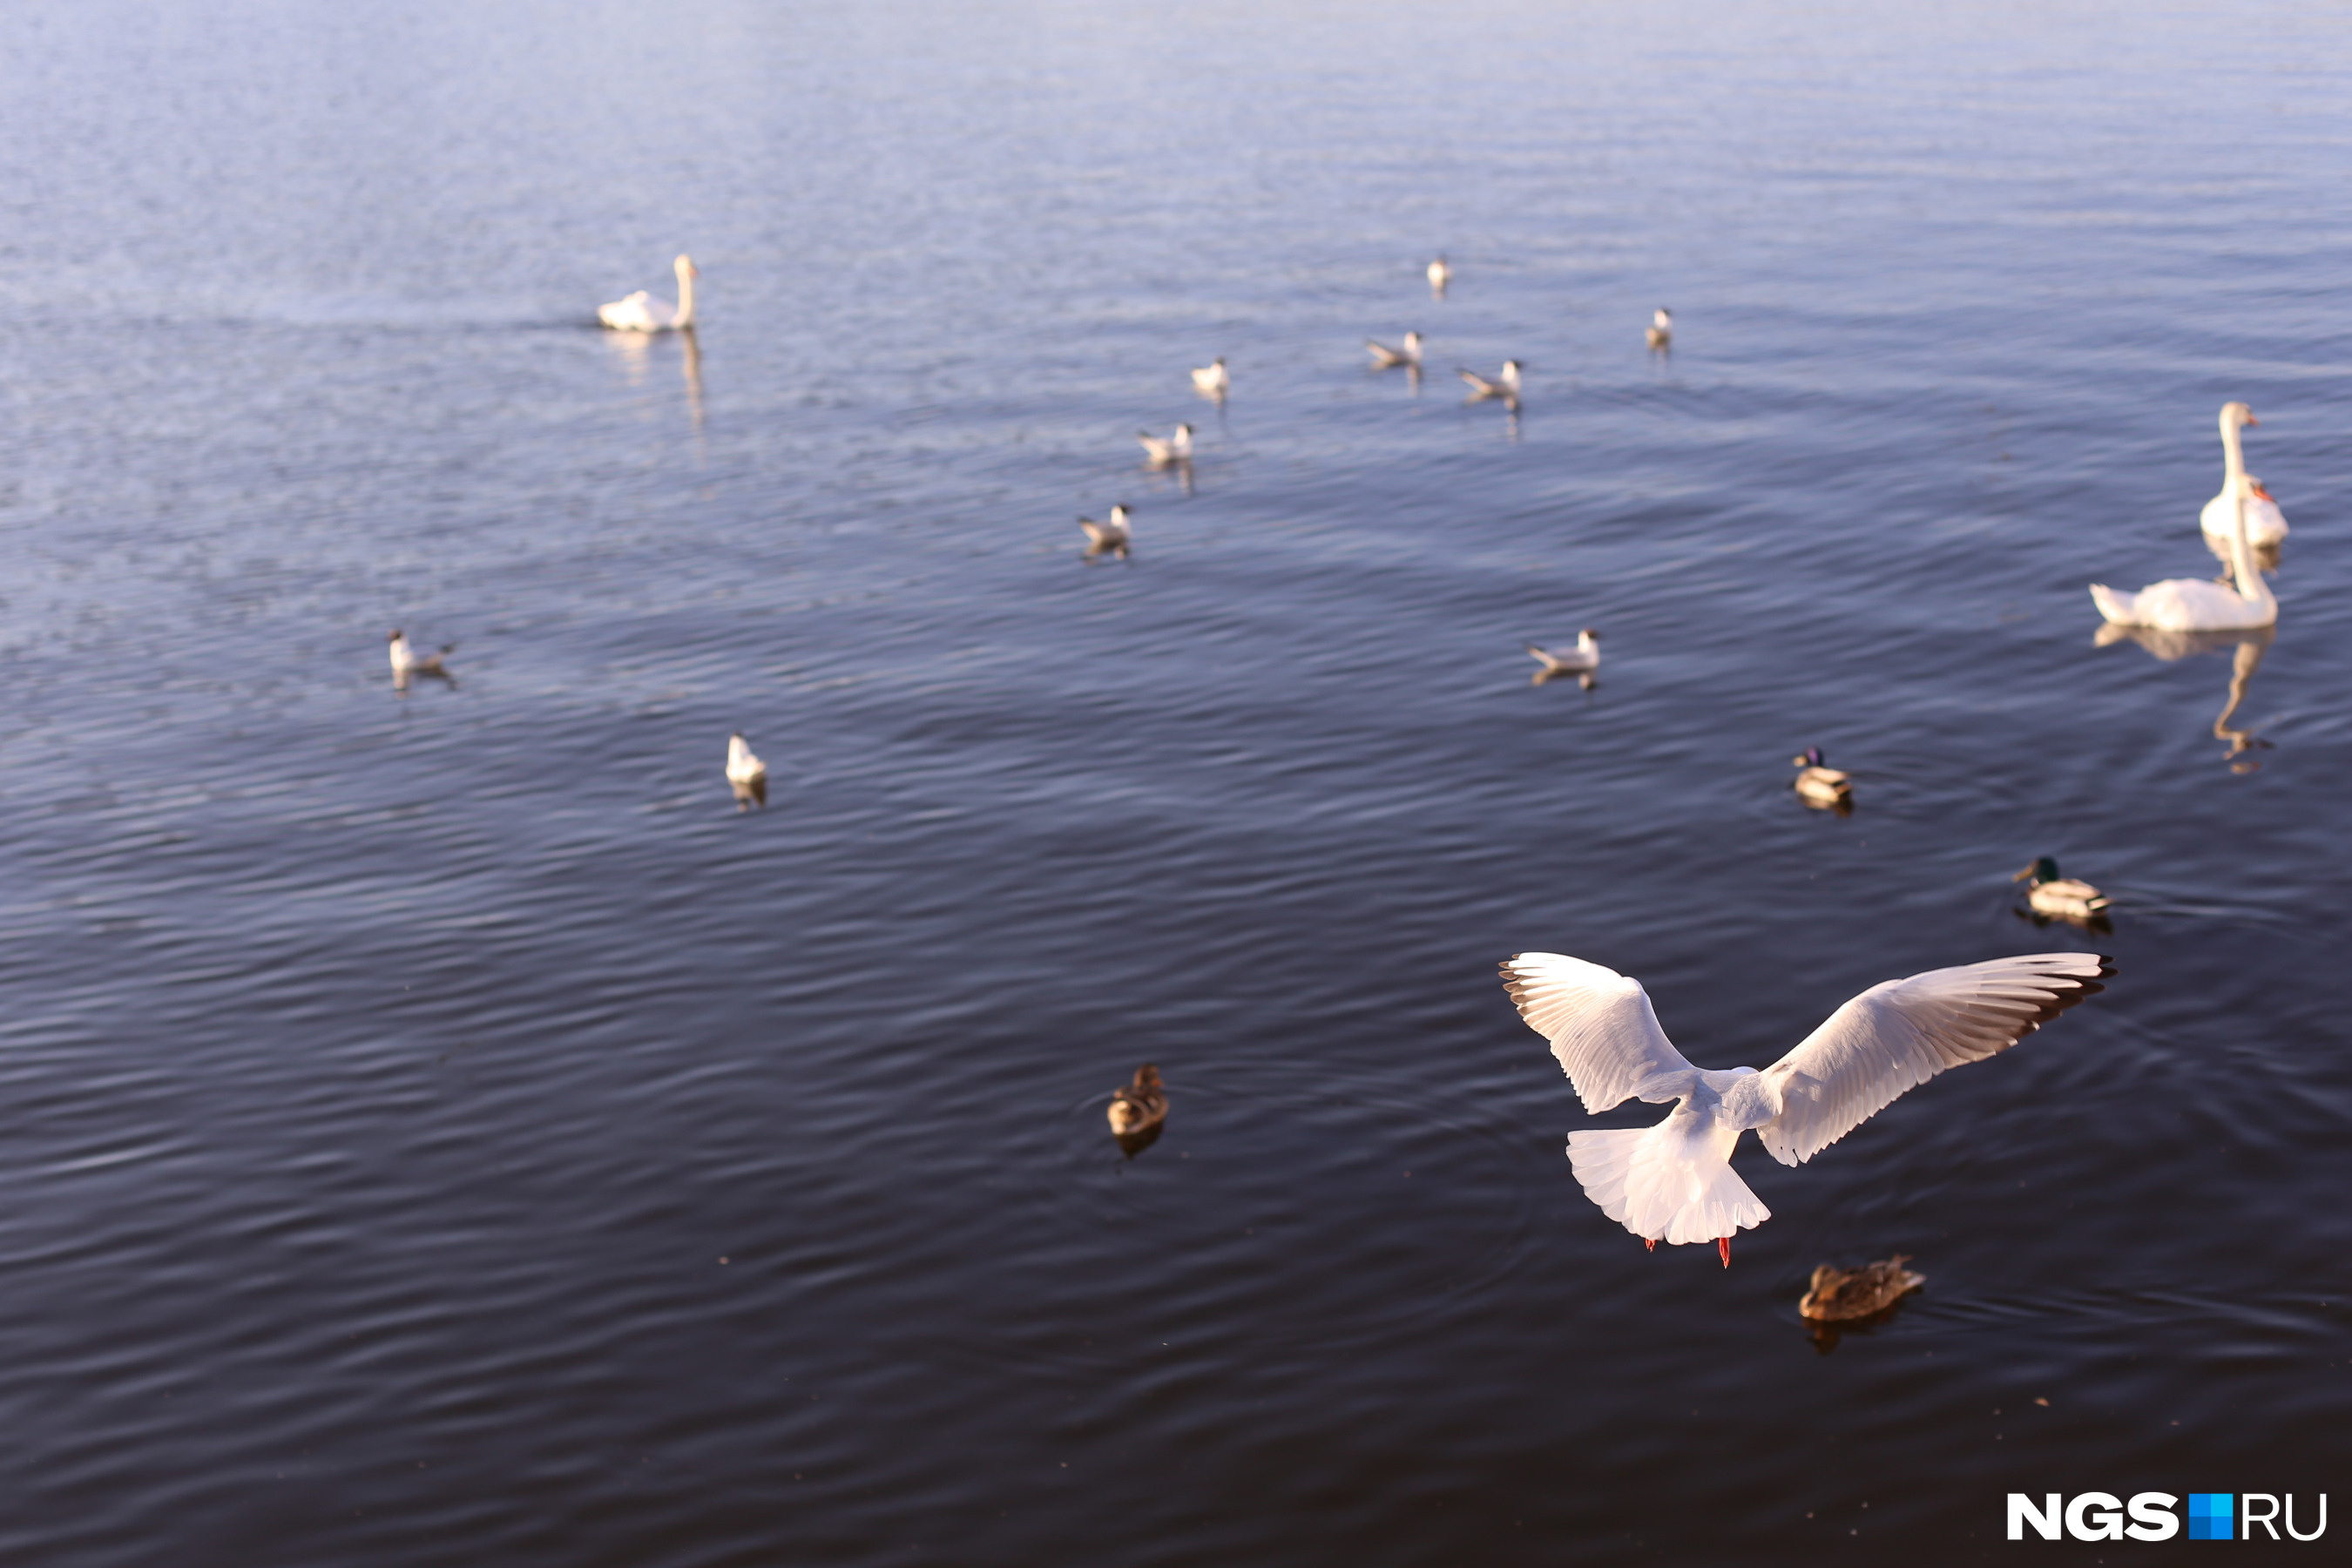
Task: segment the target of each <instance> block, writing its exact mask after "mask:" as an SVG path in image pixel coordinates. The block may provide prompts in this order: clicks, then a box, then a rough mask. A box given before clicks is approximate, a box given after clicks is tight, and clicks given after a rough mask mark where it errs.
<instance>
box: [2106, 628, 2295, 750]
mask: <svg viewBox="0 0 2352 1568" xmlns="http://www.w3.org/2000/svg"><path fill="white" fill-rule="evenodd" d="M2277 636H2278V628H2277V627H2276V626H2252V627H2248V628H2246V629H2243V630H2241V631H2231V632H2168V631H2158V629H2156V628H2155V627H2153V626H2116V625H2114V624H2113V623H2110V624H2108V625H2106V626H2101V627H2100V628H2099V634H2098V636H2097V637H2095V638H2094V639H2093V646H2094V647H2109V646H2111V645H2112V644H2115V643H2119V642H2126V641H2128V642H2136V643H2137V644H2139V646H2140V647H2144V648H2146V649H2147V651H2148V652H2150V653H2152V654H2154V655H2155V656H2156V657H2157V658H2160V659H2162V660H2164V661H2165V662H2166V663H2167V664H2171V663H2173V662H2175V661H2177V660H2179V659H2184V658H2189V657H2191V656H2192V655H2196V654H2205V653H2220V652H2221V650H2223V649H2224V648H2234V649H2235V650H2236V652H2235V653H2234V654H2233V655H2232V657H2231V661H2230V700H2229V701H2227V702H2225V703H2223V704H2222V706H2221V712H2220V713H2219V714H2217V715H2215V716H2214V720H2213V738H2214V739H2215V740H2217V741H2227V742H2229V743H2230V750H2229V752H2228V753H2227V755H2228V758H2229V761H2230V771H2231V773H2252V772H2253V771H2254V770H2255V769H2257V768H2259V767H2261V766H2262V765H2263V764H2262V763H2261V762H2260V761H2259V760H2258V759H2256V758H2253V757H2251V756H2248V755H2247V754H2246V753H2247V752H2252V751H2253V750H2255V749H2256V748H2258V747H2259V748H2261V749H2263V750H2264V751H2267V750H2269V749H2270V748H2271V743H2270V742H2268V741H2265V740H2263V739H2261V738H2260V737H2259V736H2257V735H2255V734H2254V732H2253V731H2251V730H2242V729H2235V728H2232V727H2231V723H2230V721H2231V719H2233V718H2235V717H2236V716H2237V712H2238V706H2239V704H2241V703H2242V702H2243V701H2245V700H2246V688H2247V686H2248V685H2249V684H2251V683H2252V680H2253V679H2254V671H2255V670H2257V669H2259V668H2262V663H2263V654H2264V653H2265V652H2267V651H2269V648H2270V646H2271V643H2272V641H2273V639H2274V638H2275V637H2277Z"/></svg>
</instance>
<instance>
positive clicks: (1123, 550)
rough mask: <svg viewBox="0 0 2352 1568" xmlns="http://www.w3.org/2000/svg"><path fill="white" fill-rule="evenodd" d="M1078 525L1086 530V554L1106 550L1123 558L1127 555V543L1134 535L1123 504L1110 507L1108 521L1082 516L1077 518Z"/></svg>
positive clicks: (1132, 526)
mask: <svg viewBox="0 0 2352 1568" xmlns="http://www.w3.org/2000/svg"><path fill="white" fill-rule="evenodd" d="M1078 526H1079V527H1080V528H1083V529H1085V530H1086V531H1087V554H1088V555H1099V554H1101V553H1102V552H1104V551H1106V550H1108V551H1111V552H1114V553H1116V554H1117V555H1118V556H1119V558H1120V559H1122V560H1124V559H1125V558H1126V556H1127V546H1128V543H1129V541H1131V540H1132V539H1134V537H1135V528H1134V525H1133V524H1132V523H1131V522H1129V521H1128V510H1127V508H1126V507H1125V506H1124V505H1118V506H1114V507H1112V508H1111V509H1110V521H1108V522H1097V521H1095V520H1094V519H1093V518H1090V517H1082V518H1080V519H1078Z"/></svg>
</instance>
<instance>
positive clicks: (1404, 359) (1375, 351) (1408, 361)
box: [1364, 332, 1421, 370]
mask: <svg viewBox="0 0 2352 1568" xmlns="http://www.w3.org/2000/svg"><path fill="white" fill-rule="evenodd" d="M1364 348H1365V350H1366V351H1367V352H1368V353H1370V354H1371V356H1372V364H1373V365H1374V367H1376V368H1377V369H1381V370H1394V369H1396V368H1397V367H1398V366H1399V365H1406V366H1410V367H1411V368H1412V369H1414V370H1418V369H1420V368H1421V334H1420V333H1419V332H1407V333H1406V334H1405V335H1404V347H1402V348H1401V349H1392V348H1391V347H1389V346H1388V344H1386V343H1376V342H1373V341H1372V340H1371V339H1370V338H1366V339H1365V340H1364Z"/></svg>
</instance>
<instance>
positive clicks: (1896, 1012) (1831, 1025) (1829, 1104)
mask: <svg viewBox="0 0 2352 1568" xmlns="http://www.w3.org/2000/svg"><path fill="white" fill-rule="evenodd" d="M1586 967H1590V966H1589V965H1588V966H1586ZM1601 973H1607V972H1606V971H1605V970H1604V971H1602V972H1601ZM2113 973H2115V971H2114V969H2112V968H2110V967H2109V966H2108V964H2107V962H2106V960H2105V958H2102V957H2100V956H2098V955H2097V954H2095V953H2084V952H2037V953H2032V954H2030V955H2028V956H2026V957H2023V958H1996V959H1993V960H1991V961H1990V962H1989V963H1965V964H1962V965H1960V966H1959V967H1958V968H1956V969H1931V970H1928V971H1927V973H1925V974H1914V975H1912V976H1911V977H1910V978H1909V979H1907V980H1889V981H1885V982H1884V983H1883V984H1877V985H1874V986H1872V987H1871V988H1870V989H1869V990H1867V991H1865V992H1864V993H1863V994H1861V995H1859V996H1857V997H1855V998H1854V999H1853V1001H1851V1002H1848V1003H1847V1004H1846V1005H1844V1006H1843V1007H1840V1008H1839V1009H1838V1010H1837V1011H1836V1012H1834V1013H1832V1014H1831V1015H1830V1016H1829V1021H1828V1022H1827V1023H1825V1024H1823V1025H1822V1026H1821V1027H1820V1028H1818V1029H1815V1030H1814V1031H1813V1032H1812V1033H1811V1034H1810V1035H1808V1036H1806V1037H1805V1038H1804V1040H1803V1041H1802V1042H1801V1043H1800V1044H1799V1045H1798V1047H1797V1048H1796V1049H1794V1050H1792V1051H1790V1053H1789V1054H1788V1055H1787V1056H1785V1057H1782V1058H1780V1060H1779V1061H1777V1062H1774V1063H1773V1064H1772V1065H1771V1066H1770V1067H1769V1068H1765V1069H1764V1071H1763V1073H1762V1074H1761V1075H1759V1076H1760V1077H1761V1078H1762V1079H1763V1080H1764V1084H1765V1085H1767V1086H1769V1089H1770V1090H1771V1091H1776V1092H1775V1094H1774V1097H1775V1098H1777V1099H1778V1100H1779V1101H1780V1106H1779V1110H1778V1113H1777V1114H1776V1115H1774V1116H1773V1117H1772V1118H1771V1119H1770V1120H1769V1121H1763V1122H1761V1123H1749V1125H1752V1126H1755V1128H1756V1135H1757V1137H1758V1138H1759V1139H1760V1140H1761V1141H1762V1142H1763V1144H1764V1147H1765V1148H1766V1149H1767V1150H1768V1151H1769V1152H1770V1153H1771V1155H1772V1158H1774V1159H1775V1160H1778V1161H1780V1163H1782V1164H1784V1165H1796V1164H1801V1163H1804V1162H1805V1161H1807V1160H1810V1159H1811V1158H1812V1157H1813V1156H1814V1155H1816V1154H1818V1153H1820V1152H1822V1150H1824V1149H1826V1148H1828V1147H1829V1146H1830V1145H1831V1144H1832V1143H1834V1142H1837V1141H1838V1140H1839V1139H1841V1138H1843V1137H1844V1136H1845V1135H1846V1134H1847V1133H1849V1132H1851V1131H1853V1130H1854V1129H1855V1128H1856V1127H1859V1126H1861V1125H1862V1123H1863V1122H1864V1121H1868V1120H1869V1119H1870V1118H1871V1117H1872V1116H1874V1115H1875V1114H1876V1113H1877V1112H1878V1111H1879V1110H1883V1109H1884V1108H1885V1107H1886V1106H1887V1105H1889V1104H1891V1103H1893V1102H1894V1100H1895V1099H1896V1098H1897V1097H1898V1096H1900V1095H1902V1094H1903V1093H1904V1092H1905V1091H1906V1090H1907V1089H1913V1088H1915V1087H1916V1086H1917V1085H1919V1084H1923V1083H1925V1082H1927V1080H1928V1079H1931V1078H1934V1077H1935V1076H1936V1075H1937V1073H1939V1072H1942V1071H1943V1070H1944V1069H1945V1068H1956V1067H1958V1066H1960V1065H1961V1064H1962V1063H1963V1062H1973V1061H1981V1060H1983V1059H1984V1058H1987V1057H1990V1056H1997V1055H1999V1054H2000V1052H2002V1051H2005V1050H2007V1049H2009V1047H2011V1046H2013V1045H2015V1044H2017V1042H2018V1041H2020V1040H2021V1039H2023V1038H2024V1037H2026V1036H2028V1035H2030V1034H2032V1032H2033V1031H2034V1030H2036V1029H2038V1028H2040V1027H2041V1026H2042V1025H2043V1024H2046V1023H2048V1022H2049V1021H2050V1020H2051V1019H2053V1018H2054V1017H2056V1016H2058V1015H2059V1014H2061V1013H2063V1012H2064V1011H2065V1010H2066V1009H2067V1008H2069V1007H2072V1006H2073V1005H2074V1004H2075V1003H2077V1002H2080V1001H2081V1000H2082V999H2083V998H2084V997H2085V996H2088V995H2090V994H2093V993H2094V992H2097V991H2104V990H2105V989H2106V987H2105V986H2103V985H2101V984H2099V980H2100V978H2101V977H2102V976H2104V975H2108V974H2113ZM1522 1005H1523V1006H1524V1004H1522ZM1644 1011H1645V1012H1646V1011H1647V1009H1646V1007H1645V1008H1644ZM1529 1021H1530V1022H1533V1018H1532V1016H1530V1018H1529ZM1652 1027H1653V1028H1655V1027H1656V1026H1655V1025H1653V1026H1652ZM1660 1043H1661V1044H1664V1040H1663V1037H1661V1041H1660ZM1668 1048H1669V1049H1671V1048H1672V1047H1668ZM1560 1059H1561V1060H1562V1061H1566V1060H1567V1059H1568V1057H1567V1053H1566V1051H1565V1050H1564V1049H1563V1050H1562V1052H1561V1057H1560ZM1574 1070H1575V1069H1574V1068H1570V1071H1574ZM1589 1098H1590V1097H1588V1099H1589Z"/></svg>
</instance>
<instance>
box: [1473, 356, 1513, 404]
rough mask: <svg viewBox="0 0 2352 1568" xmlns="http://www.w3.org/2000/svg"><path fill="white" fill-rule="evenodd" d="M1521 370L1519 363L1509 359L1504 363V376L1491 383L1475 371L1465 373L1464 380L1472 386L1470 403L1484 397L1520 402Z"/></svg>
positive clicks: (1501, 375) (1497, 377)
mask: <svg viewBox="0 0 2352 1568" xmlns="http://www.w3.org/2000/svg"><path fill="white" fill-rule="evenodd" d="M1519 370H1520V365H1519V362H1518V361H1517V360H1515V359H1507V360H1505V361H1504V362H1503V372H1502V374H1500V375H1497V376H1496V377H1495V378H1494V379H1493V380H1491V381H1490V380H1488V379H1487V378H1486V377H1485V376H1483V375H1480V374H1478V373H1477V372H1476V371H1475V370H1465V371H1463V372H1462V379H1463V380H1465V381H1466V382H1468V383H1469V384H1470V401H1472V402H1473V403H1475V402H1476V401H1478V399H1480V398H1482V397H1499V398H1501V399H1503V400H1504V401H1505V402H1507V403H1517V402H1518V400H1519Z"/></svg>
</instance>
